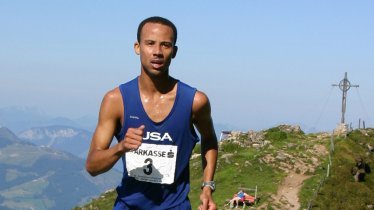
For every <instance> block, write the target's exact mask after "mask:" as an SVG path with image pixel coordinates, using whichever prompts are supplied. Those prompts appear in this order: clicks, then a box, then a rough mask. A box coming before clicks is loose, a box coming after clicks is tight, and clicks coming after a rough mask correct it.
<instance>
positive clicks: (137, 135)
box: [120, 125, 145, 152]
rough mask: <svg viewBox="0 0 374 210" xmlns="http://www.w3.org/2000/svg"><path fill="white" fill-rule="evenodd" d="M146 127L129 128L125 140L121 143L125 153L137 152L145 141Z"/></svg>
mask: <svg viewBox="0 0 374 210" xmlns="http://www.w3.org/2000/svg"><path fill="white" fill-rule="evenodd" d="M144 128H145V126H144V125H141V126H139V127H138V128H129V129H128V130H127V132H126V134H125V137H124V139H123V140H122V141H121V142H120V143H121V144H122V146H123V148H124V151H125V152H128V151H133V150H137V149H138V148H139V147H140V145H141V144H142V141H143V134H144Z"/></svg>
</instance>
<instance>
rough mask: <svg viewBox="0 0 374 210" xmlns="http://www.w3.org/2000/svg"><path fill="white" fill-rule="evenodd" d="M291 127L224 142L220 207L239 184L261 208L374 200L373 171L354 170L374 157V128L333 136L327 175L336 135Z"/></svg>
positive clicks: (107, 197) (196, 162)
mask: <svg viewBox="0 0 374 210" xmlns="http://www.w3.org/2000/svg"><path fill="white" fill-rule="evenodd" d="M289 128H290V127H287V126H286V127H285V126H279V127H275V128H271V129H268V130H265V131H260V132H256V133H250V132H249V133H238V134H237V135H235V136H232V137H230V138H229V139H228V140H225V141H223V142H221V143H220V151H219V158H218V166H217V171H216V177H215V180H216V183H217V190H216V192H215V193H214V199H215V201H216V203H217V205H218V208H219V209H226V208H227V206H225V204H226V202H227V200H228V199H230V198H231V197H232V195H233V194H234V193H236V192H237V191H238V189H239V188H254V187H255V186H257V187H258V195H257V196H258V198H259V199H258V202H257V204H255V205H254V206H252V207H253V208H255V209H292V208H293V209H295V208H297V209H307V208H308V207H311V208H313V209H364V208H365V207H367V205H369V204H370V202H372V203H373V201H374V198H373V196H374V192H373V189H374V183H373V175H372V174H367V175H366V177H365V182H355V181H354V179H353V176H352V175H351V169H352V167H354V165H355V159H357V157H356V156H357V155H360V156H361V157H363V158H364V159H365V161H367V163H368V165H370V166H371V165H372V163H373V154H372V152H368V150H367V148H366V147H367V144H370V143H371V144H372V143H373V142H374V141H373V140H374V131H373V130H371V129H367V130H357V131H356V130H355V131H353V132H351V133H350V134H349V135H348V137H347V138H344V137H334V138H333V139H334V145H335V149H334V152H333V154H332V163H333V164H332V167H331V171H330V176H329V177H327V178H326V175H327V172H328V166H327V165H328V163H329V162H330V161H329V150H330V146H331V143H330V142H331V135H330V134H328V133H319V134H308V135H306V134H304V133H303V132H302V131H300V130H292V129H289ZM199 151H200V147H199V145H197V146H196V148H195V149H194V155H193V157H192V158H191V161H190V168H191V192H190V195H189V197H190V200H191V203H192V206H193V207H192V209H197V206H198V204H199V202H200V201H199V193H200V184H201V176H202V175H201V174H202V170H201V159H200V157H199V155H198V153H199ZM298 179H299V180H298ZM285 180H289V181H285ZM323 180H324V182H323V185H321V182H322V181H323ZM293 181H300V183H301V184H300V185H299V186H297V188H298V189H300V191H297V192H296V196H297V197H298V198H296V199H293V197H292V196H291V194H292V193H295V192H294V191H292V189H291V188H292V187H290V186H293V185H292V184H293V183H292V182H293ZM337 189H339V190H337ZM287 193H289V194H290V195H289V194H287ZM250 194H252V195H253V193H251V192H250ZM115 196H116V193H115V191H112V192H109V193H105V194H103V195H102V196H101V197H100V198H98V199H95V200H93V201H92V202H91V203H88V204H86V205H85V206H84V207H77V208H75V209H110V208H111V207H112V205H113V202H114V199H115ZM297 205H299V206H297ZM342 207H344V208H342Z"/></svg>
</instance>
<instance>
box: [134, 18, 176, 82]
mask: <svg viewBox="0 0 374 210" xmlns="http://www.w3.org/2000/svg"><path fill="white" fill-rule="evenodd" d="M173 43H174V34H173V30H172V29H171V28H170V27H169V26H166V25H162V24H159V23H146V24H145V25H144V26H143V29H142V31H141V35H140V43H138V42H136V43H135V52H136V53H137V54H138V55H140V61H141V65H142V71H144V72H145V73H147V74H148V75H149V74H151V75H163V74H168V70H169V65H170V63H171V59H172V58H174V57H175V54H176V51H177V47H176V46H174V44H173Z"/></svg>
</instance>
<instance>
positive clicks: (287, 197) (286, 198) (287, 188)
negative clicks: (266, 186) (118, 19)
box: [272, 172, 309, 210]
mask: <svg viewBox="0 0 374 210" xmlns="http://www.w3.org/2000/svg"><path fill="white" fill-rule="evenodd" d="M308 178H309V176H306V175H303V174H297V173H294V172H291V173H289V174H288V175H287V176H286V177H285V179H284V180H283V182H282V184H281V185H280V186H279V188H278V192H277V194H276V195H274V196H273V197H272V198H273V199H274V203H275V204H276V205H275V206H278V207H280V209H290V210H293V209H300V203H299V192H300V189H301V186H302V184H303V181H304V180H306V179H308ZM275 206H274V207H275Z"/></svg>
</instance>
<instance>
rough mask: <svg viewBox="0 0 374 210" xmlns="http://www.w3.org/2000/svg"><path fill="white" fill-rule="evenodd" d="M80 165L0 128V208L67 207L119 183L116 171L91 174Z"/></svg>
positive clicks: (78, 160) (64, 154)
mask: <svg viewBox="0 0 374 210" xmlns="http://www.w3.org/2000/svg"><path fill="white" fill-rule="evenodd" d="M65 134H67V135H72V134H74V131H72V130H70V133H69V132H67V133H65ZM84 165H85V161H84V159H82V158H79V157H77V156H75V155H73V154H71V153H67V152H63V151H59V150H56V149H54V148H51V147H46V146H38V145H36V144H33V143H30V142H29V141H25V140H22V139H20V138H18V137H17V136H16V135H15V134H14V133H13V132H12V131H11V130H9V129H8V128H6V127H0V209H4V210H8V209H17V210H22V209H40V210H44V209H45V210H47V209H71V208H72V207H74V206H76V205H77V203H82V202H85V201H87V200H88V199H90V198H92V197H94V196H97V195H98V194H100V193H101V192H103V191H105V190H108V189H112V188H113V187H115V186H116V185H117V184H118V183H119V182H120V179H121V173H120V172H118V171H116V170H111V171H109V172H107V173H105V174H103V175H100V176H97V177H91V176H90V175H89V174H88V173H87V172H86V171H85V169H84Z"/></svg>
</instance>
